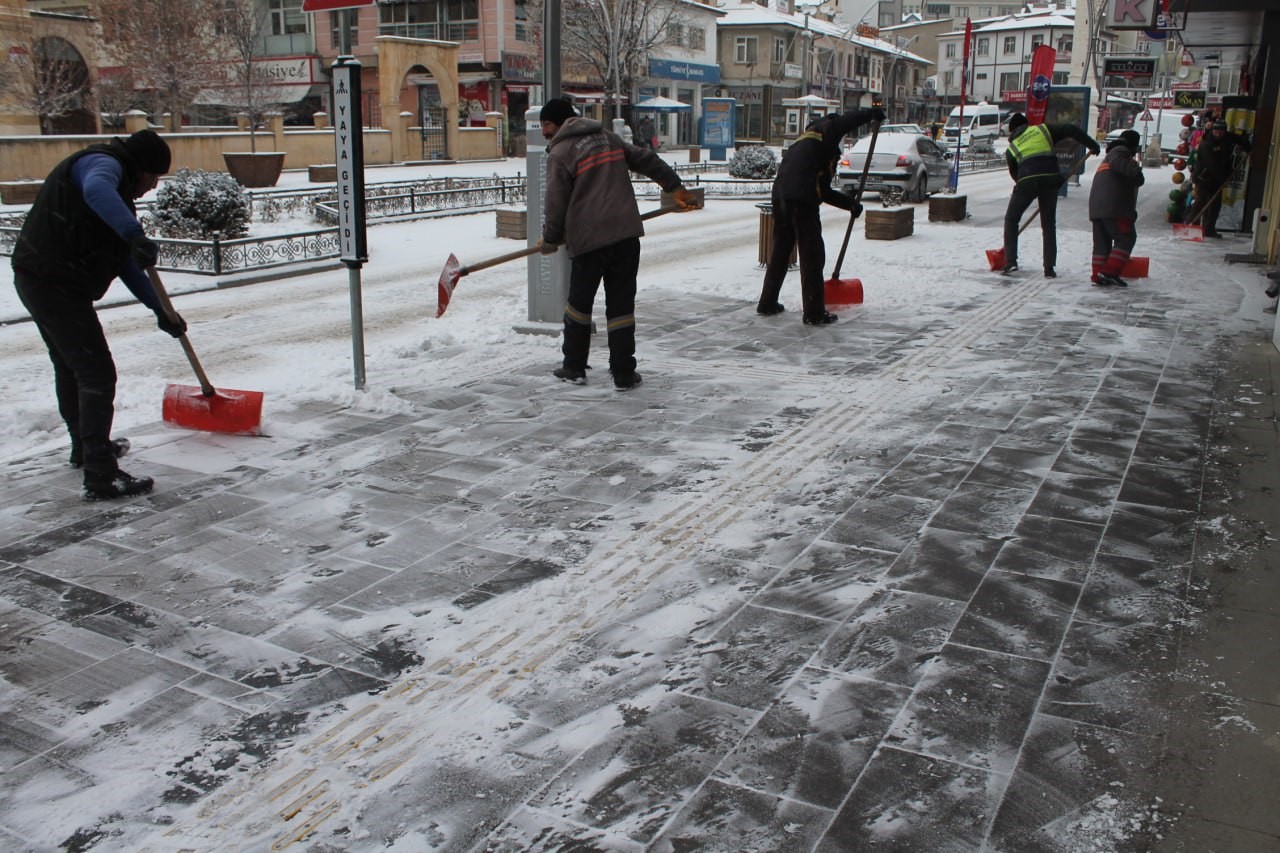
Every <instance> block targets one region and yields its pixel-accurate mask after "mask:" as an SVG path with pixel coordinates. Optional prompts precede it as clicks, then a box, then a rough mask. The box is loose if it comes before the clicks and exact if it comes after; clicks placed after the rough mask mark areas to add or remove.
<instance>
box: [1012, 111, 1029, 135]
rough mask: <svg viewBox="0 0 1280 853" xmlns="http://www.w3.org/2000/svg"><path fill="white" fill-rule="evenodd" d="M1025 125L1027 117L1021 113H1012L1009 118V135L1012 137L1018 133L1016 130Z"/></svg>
mask: <svg viewBox="0 0 1280 853" xmlns="http://www.w3.org/2000/svg"><path fill="white" fill-rule="evenodd" d="M1026 123H1027V117H1026V116H1024V115H1023V114H1022V113H1014V114H1013V115H1011V116H1009V135H1010V136H1013V135H1014V134H1015V133H1017V132H1018V128H1020V127H1022V126H1023V125H1024V124H1026Z"/></svg>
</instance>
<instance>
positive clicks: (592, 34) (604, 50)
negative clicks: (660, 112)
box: [530, 0, 687, 102]
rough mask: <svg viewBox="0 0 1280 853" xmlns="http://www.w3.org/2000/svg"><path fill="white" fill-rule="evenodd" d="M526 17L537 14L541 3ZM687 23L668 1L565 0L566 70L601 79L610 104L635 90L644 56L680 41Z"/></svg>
mask: <svg viewBox="0 0 1280 853" xmlns="http://www.w3.org/2000/svg"><path fill="white" fill-rule="evenodd" d="M530 13H531V14H535V13H536V14H538V15H539V16H540V15H541V13H542V9H541V4H538V6H537V8H536V11H535V8H534V7H533V6H532V5H531V6H530ZM686 24H687V20H686V19H685V17H684V16H683V15H681V14H680V12H679V11H678V8H677V4H676V3H675V2H673V0H565V5H564V31H563V34H562V36H561V47H562V49H563V51H564V63H565V68H566V71H573V70H576V71H577V72H578V73H580V74H583V76H588V77H591V78H592V79H596V80H600V81H601V82H602V83H603V84H604V88H605V90H606V91H608V92H610V101H611V102H613V101H614V99H615V98H616V97H618V96H620V95H626V94H630V93H631V92H633V91H634V90H635V86H636V83H637V81H639V80H641V79H643V78H644V77H645V76H646V73H645V72H646V69H647V65H648V59H649V56H650V55H651V54H653V53H654V52H656V51H657V50H658V48H659V47H660V46H662V45H665V44H668V43H671V42H673V41H675V40H677V39H678V38H680V36H681V34H682V33H683V32H684V30H685V28H686Z"/></svg>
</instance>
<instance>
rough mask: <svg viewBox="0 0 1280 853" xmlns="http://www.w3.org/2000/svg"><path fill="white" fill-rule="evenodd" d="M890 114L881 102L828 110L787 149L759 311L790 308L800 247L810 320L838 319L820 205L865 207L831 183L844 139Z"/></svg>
mask: <svg viewBox="0 0 1280 853" xmlns="http://www.w3.org/2000/svg"><path fill="white" fill-rule="evenodd" d="M884 118H885V114H884V110H882V109H880V108H879V107H872V108H871V109H861V110H850V111H849V112H847V113H841V114H838V115H830V116H824V117H822V118H820V119H818V120H816V121H814V122H811V123H810V124H809V126H808V127H806V128H805V132H804V133H803V134H802V135H801V136H800V138H798V139H797V140H796V141H795V142H793V143H791V147H789V148H788V149H787V151H786V153H785V154H783V156H782V163H781V165H779V166H778V174H777V176H776V177H774V179H773V191H772V193H771V197H770V199H771V201H772V204H773V234H772V246H771V248H770V251H769V261H768V264H767V265H766V267H765V271H764V284H763V285H762V287H761V288H760V301H759V303H758V304H757V305H756V313H758V314H763V315H765V316H772V315H775V314H780V313H782V312H783V311H785V310H786V309H785V308H784V307H783V305H782V303H781V302H779V301H778V296H779V295H780V294H781V292H782V280H783V279H784V278H786V275H787V267H788V266H789V265H790V262H791V252H792V250H793V249H796V248H797V247H798V254H799V260H800V299H801V303H802V305H803V308H804V311H803V317H804V322H805V325H808V326H820V325H825V324H827V323H834V322H835V321H836V319H837V318H836V315H835V314H832V313H830V312H828V311H827V299H826V293H825V291H824V290H823V267H824V266H825V265H826V262H827V247H826V244H825V243H824V242H823V240H822V218H821V215H820V213H819V209H820V208H821V206H822V203H823V202H824V201H825V202H826V203H827V204H830V205H833V206H834V207H838V208H840V209H841V210H847V211H849V212H850V215H857V214H858V213H861V212H862V205H861V204H860V203H859V202H858V200H857V199H854V198H850V197H849V196H847V195H845V194H844V193H842V192H838V191H837V190H834V189H832V188H831V182H832V180H833V179H834V178H835V172H836V162H837V161H838V160H839V159H840V140H841V139H843V138H844V137H845V136H846V135H847V134H849V133H852V132H853V131H855V130H857V129H858V128H859V127H861V126H862V125H864V124H868V123H870V122H873V121H875V122H882V121H884Z"/></svg>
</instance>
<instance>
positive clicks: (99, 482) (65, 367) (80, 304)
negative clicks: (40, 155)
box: [13, 130, 187, 500]
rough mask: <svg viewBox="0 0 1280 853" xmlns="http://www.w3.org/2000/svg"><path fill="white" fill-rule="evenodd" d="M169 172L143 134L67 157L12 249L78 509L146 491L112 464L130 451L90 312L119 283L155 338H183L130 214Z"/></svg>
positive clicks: (145, 482)
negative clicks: (81, 501) (46, 367)
mask: <svg viewBox="0 0 1280 853" xmlns="http://www.w3.org/2000/svg"><path fill="white" fill-rule="evenodd" d="M169 164H170V152H169V146H168V145H167V144H166V143H165V141H164V140H163V139H162V138H161V137H160V136H159V135H158V134H157V133H156V132H155V131H152V130H140V131H138V132H137V133H134V134H132V135H131V136H129V137H128V138H127V139H119V138H116V139H113V140H112V141H111V142H109V143H107V144H105V145H91V146H89V147H88V148H86V149H84V150H83V151H79V152H77V153H75V154H72V155H71V156H70V157H68V158H66V159H65V160H63V161H62V162H61V163H59V164H58V165H57V166H55V167H54V168H53V171H52V172H50V173H49V176H48V177H47V178H45V181H44V185H43V186H42V187H41V189H40V193H39V195H38V196H37V197H36V200H35V203H34V204H32V206H31V210H30V211H29V212H28V214H27V217H26V219H25V220H24V222H23V224H22V231H21V232H19V234H18V239H17V243H16V244H15V246H14V251H13V283H14V286H15V287H16V288H17V291H18V298H19V299H20V300H22V304H23V305H24V306H25V307H26V309H27V311H28V312H30V314H31V318H32V319H33V320H34V321H35V325H36V328H37V329H38V330H39V332H40V337H41V338H43V339H44V343H45V346H46V347H48V349H49V358H50V359H51V360H52V361H53V377H54V390H55V393H56V395H57V399H58V411H59V413H60V414H61V415H62V419H63V421H64V422H65V423H66V425H67V432H68V434H69V435H70V438H71V464H72V465H73V466H75V467H77V468H79V467H83V468H84V498H85V500H103V499H110V498H121V497H127V496H129V495H139V494H144V493H146V492H149V491H151V487H152V485H153V484H152V480H151V478H150V477H131V476H129V475H128V474H126V473H125V472H123V471H121V470H120V466H119V464H118V463H117V461H116V460H117V458H118V457H120V456H121V455H123V454H124V451H125V450H127V449H128V446H129V445H128V442H127V441H125V440H123V439H115V440H113V439H112V438H111V422H112V419H113V418H114V415H115V395H116V366H115V362H114V361H113V360H112V358H111V350H110V348H109V347H108V346H107V339H106V336H105V335H104V334H103V332H102V323H101V322H99V320H98V314H97V311H95V310H94V307H93V303H94V302H96V301H97V300H99V299H101V298H102V297H103V296H104V295H105V294H106V292H107V288H108V287H110V285H111V282H112V280H114V279H115V278H116V277H117V276H118V277H119V278H120V279H121V280H123V281H124V283H125V285H126V286H127V287H128V288H129V290H130V291H131V292H132V293H133V295H134V296H136V297H137V298H138V301H140V302H141V303H142V304H144V305H146V306H147V307H148V308H150V309H151V310H152V311H154V312H155V314H156V320H157V322H158V325H159V326H160V328H161V329H162V330H163V331H165V332H167V333H168V334H170V335H173V336H174V337H179V336H181V335H182V334H184V333H185V332H186V330H187V326H186V323H185V322H183V320H182V318H181V317H180V316H178V315H177V314H176V313H175V314H168V313H166V311H165V310H164V308H163V307H162V306H161V304H160V302H159V300H158V299H157V298H156V292H155V288H153V287H152V286H151V280H150V278H148V277H147V275H146V273H145V272H144V270H145V269H146V268H147V267H153V266H155V263H156V259H157V257H158V255H159V251H160V250H159V247H158V246H157V245H156V244H155V242H153V241H152V240H150V239H148V238H147V235H146V233H145V232H144V231H143V229H142V224H141V223H140V222H139V221H138V219H137V215H136V212H135V208H134V205H133V202H134V199H137V198H140V197H142V196H143V195H146V194H147V193H148V192H150V191H151V190H152V189H154V188H155V186H156V182H157V181H158V180H159V177H160V175H163V174H164V173H165V172H167V171H169Z"/></svg>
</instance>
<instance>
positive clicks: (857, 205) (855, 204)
mask: <svg viewBox="0 0 1280 853" xmlns="http://www.w3.org/2000/svg"><path fill="white" fill-rule="evenodd" d="M849 213H851V214H852V215H853V218H854V219H857V218H858V217H859V216H861V215H862V202H860V201H858V200H857V199H856V198H855V199H854V200H853V201H852V202H851V203H850V204H849Z"/></svg>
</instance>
